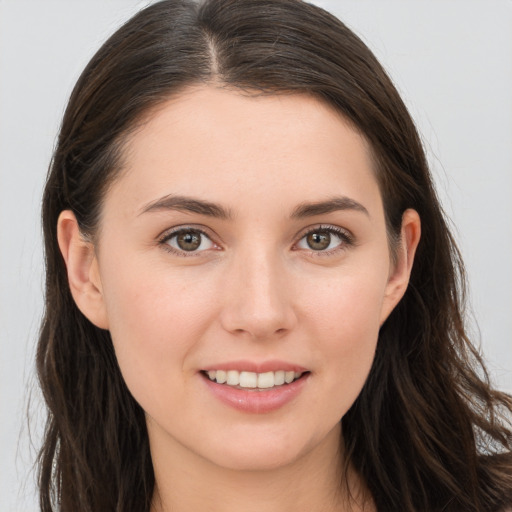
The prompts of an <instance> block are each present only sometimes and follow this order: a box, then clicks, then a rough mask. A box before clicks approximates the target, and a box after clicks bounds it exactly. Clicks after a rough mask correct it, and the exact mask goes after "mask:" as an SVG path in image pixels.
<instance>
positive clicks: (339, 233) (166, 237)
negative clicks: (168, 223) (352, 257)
mask: <svg viewBox="0 0 512 512" xmlns="http://www.w3.org/2000/svg"><path fill="white" fill-rule="evenodd" d="M185 233H196V234H199V235H201V236H204V237H206V238H207V239H208V240H209V241H210V242H211V243H212V244H214V245H216V244H215V242H214V241H213V240H212V238H211V236H210V235H208V233H206V232H205V231H204V230H202V229H200V228H196V227H193V226H187V227H183V228H177V229H175V230H172V231H170V232H169V231H168V232H166V233H164V234H163V235H162V236H161V237H160V238H159V239H158V243H159V244H160V245H161V246H162V247H163V248H164V250H166V251H167V252H170V253H171V254H174V255H176V256H180V257H185V258H188V257H194V256H201V255H202V253H203V252H205V251H204V250H203V251H185V250H179V249H176V248H174V247H171V246H170V245H169V241H170V240H172V239H173V238H175V237H177V236H179V235H180V234H185ZM313 233H329V234H334V235H335V236H336V237H338V238H339V239H340V240H341V242H340V244H339V245H337V246H336V247H334V248H332V249H329V250H314V249H309V250H308V249H304V250H308V252H309V253H310V254H311V255H314V256H331V255H333V254H336V253H338V252H339V251H343V250H346V249H347V248H348V247H350V246H353V245H354V244H355V242H354V237H353V235H352V234H351V233H350V232H348V231H347V230H345V229H342V228H340V227H337V226H325V225H320V226H315V227H314V228H311V229H309V230H307V231H306V232H304V233H302V235H301V236H300V238H299V241H298V242H296V243H295V244H294V246H295V245H297V244H298V243H299V242H300V241H302V240H303V239H304V238H306V237H307V236H309V235H311V234H313ZM295 250H300V249H295Z"/></svg>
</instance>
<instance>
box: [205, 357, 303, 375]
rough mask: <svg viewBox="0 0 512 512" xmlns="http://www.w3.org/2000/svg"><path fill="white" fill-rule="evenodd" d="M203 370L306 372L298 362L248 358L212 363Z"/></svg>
mask: <svg viewBox="0 0 512 512" xmlns="http://www.w3.org/2000/svg"><path fill="white" fill-rule="evenodd" d="M202 370H203V371H205V372H209V371H214V370H225V371H229V370H236V371H239V372H244V371H245V372H254V373H266V372H277V371H279V370H284V371H285V372H290V371H294V372H299V373H304V372H307V371H308V370H307V368H304V367H303V366H300V365H298V364H294V363H290V362H286V361H278V360H269V361H259V362H256V361H248V360H245V361H244V360H239V361H228V362H224V363H216V364H212V365H208V366H205V367H204V368H202Z"/></svg>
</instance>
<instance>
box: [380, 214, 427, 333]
mask: <svg viewBox="0 0 512 512" xmlns="http://www.w3.org/2000/svg"><path fill="white" fill-rule="evenodd" d="M420 237H421V220H420V216H419V215H418V212H416V210H412V209H408V210H406V211H405V212H404V214H403V215H402V228H401V233H400V241H399V245H398V248H397V254H396V262H395V264H394V265H393V268H392V271H391V274H390V276H389V280H388V283H387V285H386V292H385V296H384V302H383V307H382V313H381V321H380V323H381V325H382V324H383V323H384V322H385V321H386V319H387V317H388V316H389V315H390V313H391V311H393V309H394V308H395V306H396V305H397V304H398V303H399V302H400V300H401V298H402V297H403V296H404V294H405V291H406V290H407V286H408V285H409V279H410V276H411V270H412V265H413V263H414V256H415V254H416V249H417V247H418V244H419V241H420Z"/></svg>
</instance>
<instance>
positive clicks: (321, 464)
mask: <svg viewBox="0 0 512 512" xmlns="http://www.w3.org/2000/svg"><path fill="white" fill-rule="evenodd" d="M340 438H341V434H340V428H339V427H337V428H336V429H334V430H333V431H332V432H331V433H330V435H329V437H328V438H326V439H325V440H324V441H323V442H322V445H321V446H317V447H315V449H313V450H311V451H310V452H309V453H307V454H305V455H303V456H301V457H300V458H299V459H297V460H296V461H293V462H292V463H289V464H287V465H284V466H280V467H278V468H272V469H262V470H247V471H244V470H238V469H236V470H234V469H230V468H224V467H220V466H218V465H216V464H214V463H212V462H211V461H207V460H205V459H204V458H202V457H200V456H199V455H196V454H191V453H190V452H189V451H188V450H187V449H186V448H184V447H183V446H181V445H177V446H176V445H174V444H173V446H172V449H171V452H172V453H166V450H165V447H163V446H162V443H158V444H159V446H158V450H157V449H156V446H155V449H153V445H154V443H152V457H153V466H154V471H155V482H156V484H155V493H154V497H153V504H152V508H151V512H169V511H173V512H185V511H190V510H208V511H211V512H217V511H219V512H220V511H222V512H234V511H237V512H238V511H239V510H244V512H261V511H262V510H264V511H265V512H292V511H294V512H295V511H296V510H307V511H308V512H356V511H357V512H359V511H362V510H364V511H370V510H371V509H370V508H364V507H363V505H362V502H363V501H364V500H363V498H362V496H363V495H364V492H363V491H362V485H361V481H360V479H359V478H358V477H357V476H356V475H355V472H354V471H352V470H350V469H349V470H348V472H347V474H345V475H344V473H343V470H342V462H343V461H342V453H341V452H342V450H341V442H340ZM150 439H151V436H150ZM333 446H336V447H337V449H333ZM162 448H164V449H162ZM180 452H181V453H180ZM342 482H346V485H345V484H343V483H342ZM350 496H352V499H351V498H350Z"/></svg>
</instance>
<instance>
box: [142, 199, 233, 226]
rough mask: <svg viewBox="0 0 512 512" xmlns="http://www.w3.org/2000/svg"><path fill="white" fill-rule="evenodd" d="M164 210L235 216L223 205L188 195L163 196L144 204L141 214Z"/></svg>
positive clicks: (220, 217) (226, 218)
mask: <svg viewBox="0 0 512 512" xmlns="http://www.w3.org/2000/svg"><path fill="white" fill-rule="evenodd" d="M163 210H178V211H182V212H190V213H198V214H200V215H206V216H208V217H215V218H218V219H223V220H229V219H232V218H233V214H232V213H231V212H230V211H229V210H226V209H225V208H223V207H222V206H220V205H218V204H215V203H210V202H209V201H203V200H202V199H194V198H192V197H186V196H174V195H168V196H165V197H161V198H160V199H157V200H156V201H153V202H151V203H149V204H147V205H146V206H144V207H143V208H142V210H141V212H140V214H139V215H141V214H143V213H147V212H157V211H163Z"/></svg>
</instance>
